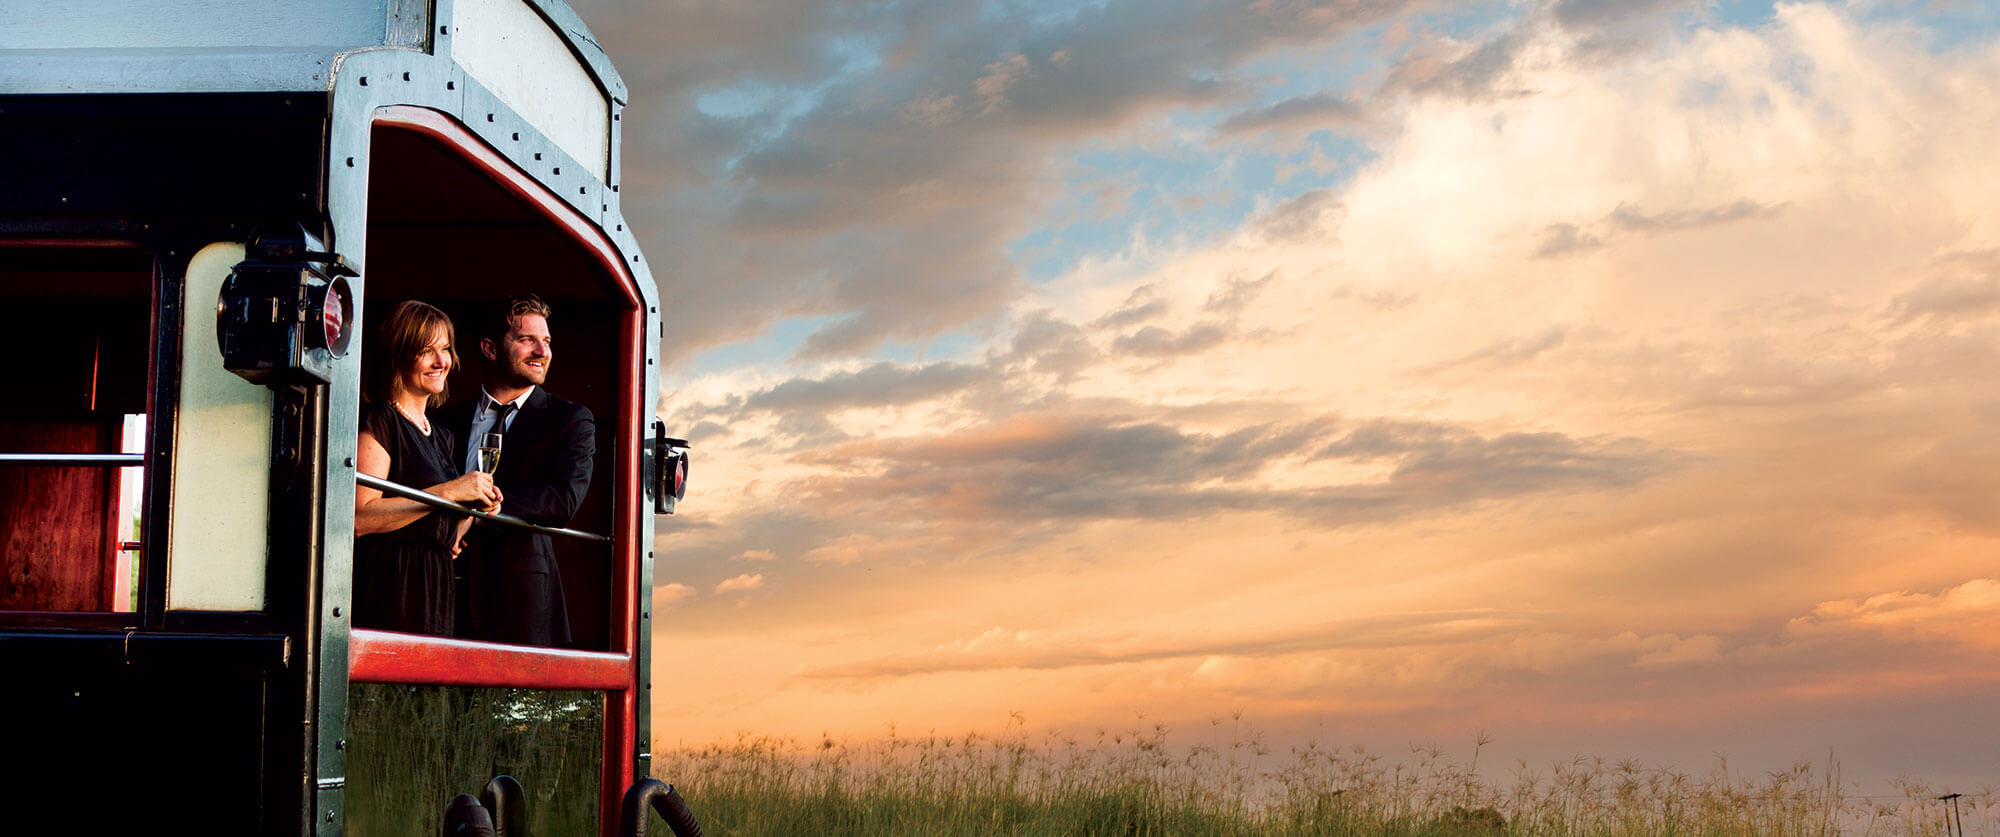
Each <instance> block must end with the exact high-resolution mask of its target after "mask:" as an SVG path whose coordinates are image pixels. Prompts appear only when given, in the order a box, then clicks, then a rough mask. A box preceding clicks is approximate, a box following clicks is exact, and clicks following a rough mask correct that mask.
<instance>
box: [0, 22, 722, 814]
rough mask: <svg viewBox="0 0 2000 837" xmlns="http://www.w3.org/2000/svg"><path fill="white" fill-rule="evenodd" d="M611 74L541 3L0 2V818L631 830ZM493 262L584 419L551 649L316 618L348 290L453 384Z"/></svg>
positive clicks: (470, 354) (353, 420)
mask: <svg viewBox="0 0 2000 837" xmlns="http://www.w3.org/2000/svg"><path fill="white" fill-rule="evenodd" d="M626 101H627V90H626V87H625V85H624V83H623V82H622V81H621V80H620V78H619V76H618V74H617V72H616V71H615V70H614V69H613V68H612V66H611V64H610V62H609V61H608V60H607V59H606V57H605V55H604V52H603V50H602V49H601V48H600V47H599V46H598V44H597V43H596V41H594V40H593V39H592V37H591V36H590V33H589V32H588V30H587V29H586V28H585V27H584V25H583V23H582V21H581V20H580V19H579V18H578V16H577V15H576V13H575V12H574V11H573V10H572V9H571V8H570V7H569V6H567V5H566V4H565V3H564V2H562V0H314V2H310V3H299V2H290V0H203V2H171V3H165V2H156V0H8V2H6V3H5V4H4V5H0V336H4V338H5V343H6V345H7V347H8V348H9V349H10V350H11V351H9V352H8V361H9V362H8V363H7V364H6V367H5V368H6V370H7V374H6V375H4V376H3V377H0V391H5V392H6V393H7V397H5V398H0V833H8V834H40V833H88V832H92V831H109V830H117V831H147V832H161V833H203V834H271V835H277V834H286V835H299V834H312V835H338V834H356V835H378V834H382V835H402V834H408V835H419V834H424V835H428V834H435V833H438V831H439V828H440V827H441V825H442V824H443V821H444V818H445V816H446V808H447V806H448V805H449V804H450V803H451V802H452V800H453V799H454V797H455V796H456V795H458V794H480V793H481V791H482V789H484V790H485V791H486V797H487V803H488V805H489V806H492V807H494V808H495V810H494V811H492V812H491V813H490V814H488V816H501V817H503V818H504V817H509V816H511V817H514V818H515V819H514V821H513V822H512V823H511V824H504V823H503V826H502V827H503V828H505V829H506V830H507V832H508V833H514V834H520V833H532V834H537V835H543V834H546V835H565V834H579V835H581V834H614V833H629V832H630V831H632V830H635V829H636V830H638V831H643V830H644V827H645V819H644V817H645V815H646V812H645V810H644V807H645V806H646V805H648V804H654V805H663V804H664V803H661V802H660V800H661V799H663V798H666V795H665V794H664V793H663V792H662V791H661V787H663V786H658V785H657V783H653V784H651V785H649V784H648V783H647V781H646V780H647V776H648V773H649V767H650V765H649V753H648V742H649V740H650V738H651V729H650V724H649V718H648V711H647V709H648V705H649V703H650V698H649V695H650V690H651V689H652V688H653V683H652V677H651V651H650V638H651V635H652V629H651V621H652V620H651V617H652V613H651V602H652V599H651V596H650V591H651V589H652V559H653V538H654V533H655V526H656V525H657V524H656V521H657V520H659V518H656V514H657V513H659V512H670V511H672V509H673V504H674V502H675V501H676V500H678V499H679V498H680V493H681V485H682V480H684V478H685V474H686V470H685V469H686V458H685V453H686V451H685V447H686V443H685V442H681V441H679V440H673V439H668V438H666V437H665V435H664V433H665V428H664V426H663V425H661V423H660V422H659V421H658V420H657V419H654V418H653V417H652V410H653V409H654V407H653V405H655V404H656V403H657V399H658V383H657V381H658V374H657V371H658V361H659V346H660V342H661V340H662V339H663V335H662V334H661V326H660V322H661V319H660V306H661V305H662V304H663V302H662V300H660V299H659V298H658V295H657V290H656V287H655V285H654V282H653V278H652V273H651V266H650V264H649V262H648V261H647V260H646V259H645V258H644V256H643V255H642V254H641V253H640V250H639V247H638V244H637V240H636V238H635V237H634V235H633V232H632V230H631V229H630V227H629V225H628V224H627V223H626V221H625V216H624V214H623V213H622V211H621V208H620V207H621V199H622V197H623V195H622V194H621V191H620V187H621V185H623V184H622V177H621V172H620V163H619V141H620V128H621V118H622V115H623V110H624V107H625V103H626ZM528 292H532V293H535V294H538V295H540V296H541V297H543V298H544V299H546V300H548V301H549V303H550V305H551V306H552V307H553V309H554V312H555V313H554V315H553V316H552V317H551V318H550V324H551V328H552V330H553V332H554V334H555V336H556V337H557V343H558V344H559V346H560V348H561V351H560V352H559V361H558V362H557V363H555V364H553V366H552V370H551V374H550V376H549V383H548V386H549V388H550V389H551V390H552V391H554V392H556V393H558V394H560V395H562V396H564V397H566V398H569V399H571V400H573V401H576V402H578V403H581V404H583V405H584V406H586V407H588V408H589V409H590V410H591V411H592V413H593V414H594V415H595V417H596V421H597V428H596V429H597V434H596V438H597V450H596V459H595V469H594V471H595V473H594V476H593V479H592V482H591V485H590V488H589V492H588V494H587V496H586V497H585V499H584V501H583V503H582V505H581V507H580V509H579V511H578V512H577V514H576V516H575V518H574V519H573V520H572V522H571V523H570V524H569V525H568V526H567V527H563V530H562V531H561V532H558V533H557V535H558V536H557V537H555V538H554V540H555V542H556V546H557V550H558V560H559V565H560V570H561V573H562V575H563V585H564V587H565V590H566V606H567V610H568V612H569V615H570V621H571V628H572V632H573V634H574V636H575V642H574V647H569V648H562V649H551V648H536V647H526V646H513V645H503V644H496V643H482V642H474V641H468V640H461V639H453V638H446V637H432V636H417V635H410V634H401V633H394V632H389V631H380V630H368V629H361V628H356V627H354V626H353V624H352V623H351V615H352V613H353V611H354V602H353V601H352V595H351V580H352V564H353V553H354V493H355V486H356V483H357V479H360V480H362V481H363V482H364V483H365V482H366V481H367V480H368V479H372V478H368V477H367V476H366V475H360V476H359V477H358V476H357V472H356V468H355V458H356V432H357V416H358V411H359V407H360V402H361V396H360V370H361V359H362V358H363V357H364V356H366V355H367V354H368V352H370V351H371V350H372V349H373V346H371V345H370V344H369V342H368V340H367V339H365V335H368V334H369V333H370V330H369V328H368V325H369V318H370V315H371V314H373V313H376V312H384V311H387V310H388V309H389V307H390V306H391V305H392V304H393V303H395V302H397V301H399V300H404V299H422V300H425V301H427V302H430V303H432V304H435V305H437V306H439V307H440V308H443V309H444V310H445V311H446V312H447V313H449V314H450V315H451V316H452V318H453V319H454V321H456V322H457V323H458V344H459V355H460V357H461V365H460V366H459V367H458V368H457V369H455V370H454V372H453V377H452V380H451V388H452V391H453V392H454V393H455V394H457V395H459V396H461V397H462V396H463V394H465V393H474V392H477V391H478V383H477V382H478V379H479V378H478V373H479V371H480V370H479V368H478V367H479V364H480V363H481V362H482V359H481V357H480V356H479V353H478V351H477V350H476V348H472V347H474V346H476V343H477V341H476V335H474V334H472V333H471V332H472V331H473V329H472V328H471V327H470V324H471V323H474V322H477V321H478V320H479V318H480V317H481V316H482V314H483V313H484V312H485V311H486V310H487V309H488V308H489V307H490V306H491V305H492V304H493V303H495V302H497V301H499V300H503V299H505V298H507V297H509V296H512V295H516V294H520V293H528ZM501 467H502V468H504V467H505V464H504V462H503V464H502V466H501ZM408 489H409V487H399V486H394V485H393V484H390V485H388V486H387V490H389V491H391V492H392V493H401V494H404V495H406V496H411V495H410V492H409V491H408ZM439 502H444V501H439ZM501 518H506V515H505V514H504V507H503V514H502V515H501ZM520 523H523V522H522V521H518V520H514V519H499V520H494V521H492V522H491V525H516V524H520ZM482 525H487V524H482ZM500 776H505V777H511V778H510V779H509V780H508V781H501V780H500V779H498V778H496V777H500ZM496 798H497V801H496ZM634 800H637V801H636V802H635V801H634ZM635 804H636V805H638V806H639V820H638V821H637V822H636V823H630V822H620V820H621V818H625V819H629V816H627V815H628V814H629V811H630V808H631V806H633V805H635ZM621 805H622V806H625V810H623V811H621ZM661 810H662V811H663V812H664V811H665V810H666V809H665V808H664V807H662V808H661ZM671 824H673V823H671V822H670V825H671ZM678 827H679V826H678V825H676V828H678Z"/></svg>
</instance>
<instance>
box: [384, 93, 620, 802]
mask: <svg viewBox="0 0 2000 837" xmlns="http://www.w3.org/2000/svg"><path fill="white" fill-rule="evenodd" d="M373 124H374V126H375V127H378V128H380V127H388V128H393V129H396V130H405V131H412V132H415V133H419V134H422V135H424V136H427V137H429V138H431V139H433V140H436V141H437V142H439V143H441V144H443V145H444V146H445V147H447V148H449V149H451V150H452V151H454V152H456V153H457V154H458V155H459V156H460V157H461V159H463V160H464V161H465V162H467V163H470V164H472V165H473V166H475V167H477V168H478V169H479V170H480V171H483V172H485V173H486V175H487V176H488V177H491V178H492V180H493V182H494V183H495V184H497V185H499V186H500V187H501V188H503V189H505V190H506V191H507V192H509V193H511V194H513V195H514V196H515V197H518V198H520V199H521V200H522V201H523V202H524V203H526V204H528V205H529V206H531V207H533V208H534V209H535V210H536V211H538V212H540V213H541V214H542V215H543V216H544V217H546V218H547V219H548V220H549V221H551V222H553V223H554V224H555V225H556V226H557V227H558V228H560V229H563V230H565V231H567V232H568V233H569V235H570V237H571V238H572V239H573V240H575V241H576V242H577V243H578V244H581V245H583V247H584V248H585V249H586V250H587V251H589V253H590V254H591V256H592V257H594V258H595V259H596V260H597V261H598V264H599V266H601V267H603V268H604V269H605V271H606V273H608V274H610V275H611V276H612V277H614V279H615V280H616V281H615V284H616V286H617V288H618V290H619V291H620V292H621V293H622V294H623V299H624V301H625V303H626V304H627V305H628V306H629V307H628V308H627V310H626V314H625V315H624V316H623V317H622V318H621V321H620V327H619V364H620V368H621V369H622V370H624V377H626V378H627V379H629V381H630V382H631V386H630V387H628V388H626V389H625V391H623V392H621V393H620V394H619V396H620V399H621V400H620V401H619V403H618V405H617V410H616V413H617V416H618V428H617V430H616V433H617V443H618V447H617V450H618V452H619V457H618V463H617V465H616V466H615V467H614V468H613V469H612V474H613V475H614V478H615V479H616V480H617V482H616V484H615V485H614V486H613V491H614V492H615V493H614V494H613V495H612V497H611V505H612V510H613V511H612V546H613V552H612V557H613V560H614V561H615V562H616V563H615V564H614V566H616V567H618V568H619V569H620V570H621V571H619V572H614V573H612V575H611V587H612V590H611V608H610V616H611V624H612V626H613V629H614V630H613V632H612V635H611V651H610V652H588V651H568V650H560V649H549V648H530V647H525V646H514V645H498V644H492V643H481V642H470V641H466V640H459V639H452V638H448V637H430V636H417V635H412V634H398V633H391V632H387V631H372V630H366V629H355V630H354V631H353V632H352V634H351V636H350V639H349V642H348V679H349V680H350V681H358V682H364V683H419V684H421V683H429V684H446V685H465V686H514V687H521V688H551V689H601V690H604V691H605V692H606V693H607V696H608V697H609V698H610V700H609V701H608V704H609V705H608V706H607V707H606V711H605V724H604V764H603V788H602V791H603V793H602V798H601V801H600V804H601V806H602V807H601V808H600V818H599V822H600V823H601V824H602V828H603V832H604V833H605V834H610V833H611V832H612V830H613V829H614V828H615V827H616V822H617V816H618V806H619V802H620V801H621V799H622V798H623V796H624V791H625V788H627V787H630V786H631V784H632V783H633V781H635V780H636V779H637V778H640V777H635V776H633V775H632V773H633V765H634V763H635V761H636V760H637V759H636V754H637V753H638V749H637V744H638V742H637V741H635V740H634V739H635V738H636V735H637V730H638V713H639V711H640V707H639V705H638V694H639V689H638V684H639V682H640V678H644V677H647V676H648V672H643V671H639V670H638V660H639V654H638V653H637V650H638V648H639V643H640V642H644V641H645V640H646V637H645V636H644V635H643V634H641V633H640V630H641V629H640V625H639V619H638V615H639V612H640V610H639V608H638V607H637V606H636V604H637V603H636V596H637V595H638V594H640V593H642V592H644V591H640V590H638V587H639V570H640V564H639V561H640V556H641V555H643V554H644V545H642V544H641V543H640V540H641V538H640V526H639V523H640V521H641V519H642V518H641V517H640V514H642V513H644V511H645V509H644V508H643V507H644V505H645V502H644V497H643V494H642V493H641V489H640V484H639V453H640V449H641V446H640V442H641V433H642V428H643V426H644V422H643V420H642V418H641V411H642V405H641V404H640V403H639V402H640V400H641V397H640V395H641V393H642V392H643V391H644V390H643V387H642V386H641V383H642V379H641V378H640V377H639V376H640V375H643V374H645V368H644V367H645V358H646V354H645V349H644V339H645V334H646V319H645V306H644V305H643V304H642V302H641V298H640V295H639V290H638V280H637V279H636V278H634V277H633V275H632V272H631V270H630V269H629V268H628V266H627V265H626V264H625V262H624V259H623V258H622V257H621V256H620V255H619V252H618V248H617V247H616V246H614V245H613V244H612V243H611V241H610V239H609V238H607V237H605V235H604V232H603V230H602V229H600V228H599V227H598V226H597V225H596V224H595V223H593V222H591V221H590V220H589V219H588V218H585V217H584V216H583V215H582V214H581V213H579V212H577V211H576V210H575V209H574V208H573V207H571V206H570V205H569V204H567V203H565V202H564V201H563V200H562V199H561V198H560V197H558V196H557V195H556V194H555V193H554V192H552V191H550V190H549V189H548V188H547V187H545V186H543V185H542V184H541V183H539V182H537V181H536V180H535V179H534V178H533V177H530V176H529V175H528V174H527V173H525V172H523V171H521V170H520V168H518V167H516V166H515V165H514V164H513V163H512V162H511V161H509V160H508V159H507V158H506V157H504V156H502V155H501V154H500V153H499V152H497V151H495V150H493V149H492V148H491V147H489V146H488V145H486V143H485V142H483V141H481V140H480V139H479V138H478V136H477V135H475V134H473V133H472V132H471V131H470V130H468V129H466V128H465V126H463V125H461V124H459V123H458V122H457V121H456V120H454V119H452V118H451V117H450V116H447V115H446V114H444V113H442V112H439V111H436V110H431V109H429V108H422V107H416V106H413V105H392V106H387V107H382V108H378V109H376V111H375V114H374V120H373ZM613 298H614V299H616V298H617V297H613Z"/></svg>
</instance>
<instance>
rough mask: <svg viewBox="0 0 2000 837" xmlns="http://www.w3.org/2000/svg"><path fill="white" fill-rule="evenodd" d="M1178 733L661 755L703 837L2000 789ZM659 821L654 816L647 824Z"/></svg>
mask: <svg viewBox="0 0 2000 837" xmlns="http://www.w3.org/2000/svg"><path fill="white" fill-rule="evenodd" d="M1197 733H1198V734H1196V735H1194V736H1192V737H1194V738H1205V739H1208V740H1210V741H1218V742H1224V743H1212V744H1204V743H1199V742H1190V743H1181V742H1179V741H1178V740H1176V738H1175V737H1174V736H1172V735H1170V730H1169V729H1168V728H1167V727H1166V726H1165V725H1159V724H1154V725H1150V726H1144V727H1141V728H1138V729H1130V730H1125V731H1120V732H1100V733H1097V734H1096V735H1094V736H1091V737H1087V738H1082V739H1079V738H1071V737H1065V736H1059V735H1043V736H1039V737H1036V736H1030V735H1027V734H1025V733H1022V732H1020V731H1019V727H1018V725H1010V727H1009V732H1008V733H1006V734H1002V735H998V736H985V735H978V734H968V735H964V736H958V737H941V736H937V735H925V736H921V737H914V738H912V737H902V736H898V735H896V734H895V732H894V730H893V728H892V729H891V734H890V735H889V736H888V737H886V738H883V739H880V740H875V741H870V742H866V743H862V744H849V743H847V742H844V741H834V740H832V739H822V740H819V741H810V742H808V741H799V740H795V739H779V738H768V737H757V736H751V735H744V736H741V737H739V738H738V739H737V740H736V741H734V742H729V743H724V744H717V745H712V746H709V747H704V748H700V749H684V750H679V751H668V752H665V753H660V754H658V756H657V757H656V761H655V769H654V773H655V774H656V775H658V776H659V777H660V778H661V779H662V780H664V781H668V782H671V783H674V784H675V785H676V786H678V787H679V788H680V790H681V793H682V794H683V795H684V796H685V797H686V798H687V800H688V802H689V804H690V805H691V806H692V807H693V808H694V811H695V814H696V816H697V817H698V818H699V819H700V820H701V823H702V826H703V828H704V829H705V830H706V831H707V833H708V834H710V835H714V837H751V836H752V835H772V837H778V836H779V835H782V836H783V837H793V835H829V836H830V837H832V836H841V837H844V836H846V835H852V836H853V837H863V836H864V835H865V837H887V836H888V835H966V836H967V837H970V836H971V835H1018V836H1019V837H1042V835H1048V837H1057V835H1061V836H1063V837H1084V836H1085V835H1118V836H1119V837H1125V835H1134V836H1135V837H1137V836H1139V835H1162V836H1164V835H1177V836H1181V835H1184V836H1185V837H1204V836H1206V835H1217V836H1218V837H1220V835H1317V834H1342V835H1348V834H1351V835H1411V836H1412V837H1414V835H1439V836H1440V837H1444V836H1445V835H1452V836H1454V837H1455V836H1456V835H1836V834H1842V835H1845V834H1853V835H1952V834H1957V833H1960V829H1962V833H1963V834H1966V835H1982V837H1994V835H2000V798H1996V796H1995V794H1994V793H1993V792H1992V791H1991V790H1986V789H1981V790H1980V792H1978V793H1968V794H1967V795H1966V796H1965V797H1963V798H1961V799H1959V800H1958V805H1959V808H1958V810H1959V812H1960V814H1959V816H1960V817H1961V818H1962V822H1961V821H1959V820H1954V819H1951V815H1950V813H1949V812H1950V810H1951V809H1950V807H1949V805H1950V803H1947V802H1940V801H1938V800H1937V799H1936V797H1938V796H1940V795H1942V793H1943V791H1941V790H1938V789H1935V788H1929V787H1925V786H1923V785H1922V784H1919V783H1915V782H1900V783H1898V785H1897V790H1898V792H1899V794H1900V795H1898V796H1894V797H1889V798H1884V797H1862V796H1858V795H1855V794H1853V793H1851V792H1850V789H1848V788H1845V787H1843V784H1842V781H1841V779H1840V768H1839V765H1838V764H1835V763H1831V762H1821V763H1813V762H1802V763H1800V764H1797V765H1794V766H1793V767H1792V768H1790V769H1789V770H1784V771H1777V772H1771V773H1767V774H1763V775H1759V776H1754V777H1745V776H1739V775H1736V774H1735V773H1733V772H1732V771H1731V770H1730V768H1729V766H1728V765H1727V764H1722V763H1718V764H1716V765H1715V766H1714V767H1713V768H1712V769H1710V770H1709V771H1707V772H1705V773H1702V774H1699V775H1691V774H1688V773H1683V772H1678V771H1674V770H1669V769H1661V768H1649V767H1646V766H1643V765H1639V764H1635V763H1631V762H1619V763H1608V762H1605V761H1603V760H1601V759H1595V758H1578V759H1575V760H1572V761H1568V762H1564V763H1560V764H1554V765H1547V766H1530V765H1522V764H1515V765H1509V766H1504V767H1498V768H1496V767H1495V766H1493V765H1486V764H1481V763H1480V762H1479V756H1480V751H1481V749H1482V748H1483V747H1484V745H1485V743H1486V742H1485V741H1483V740H1478V741H1473V742H1470V743H1469V744H1468V745H1467V746H1466V747H1465V751H1464V752H1463V753H1462V758H1461V757H1454V756H1452V755H1450V754H1448V753H1446V752H1444V751H1442V750H1439V749H1435V748H1418V747H1413V748H1411V749H1410V750H1408V751H1406V752H1401V753H1397V754H1394V755H1393V756H1391V755H1382V754H1375V753H1370V752H1365V751H1362V750H1359V749H1353V748H1325V747H1321V746H1318V745H1314V746H1307V747H1300V748H1293V749H1291V750H1289V751H1288V752H1273V751H1271V749H1270V748H1268V747H1266V746H1265V744H1264V743H1263V741H1262V738H1261V736H1259V735H1258V734H1257V733H1256V732H1255V731H1254V730H1252V729H1250V728H1248V727H1247V726H1246V725H1244V724H1242V723H1241V721H1240V720H1229V719H1225V720H1218V721H1216V722H1215V728H1214V729H1210V730H1199V731H1197ZM656 827H657V826H656Z"/></svg>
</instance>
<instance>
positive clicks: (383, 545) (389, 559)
mask: <svg viewBox="0 0 2000 837" xmlns="http://www.w3.org/2000/svg"><path fill="white" fill-rule="evenodd" d="M361 429H363V430H366V431H368V432H369V433H371V434H374V436H375V440H376V441H378V442H381V443H382V447H383V448H386V449H387V450H388V451H389V475H388V478H389V480H390V481H391V482H399V483H402V484H404V485H407V486H410V487H411V488H429V487H431V486H433V485H437V484H438V483H441V482H446V481H449V480H451V479H452V478H454V477H456V476H458V471H457V469H455V468H453V467H452V463H451V460H452V456H451V449H452V439H451V431H449V430H446V429H445V428H444V426H443V425H440V424H437V423H436V422H432V423H431V435H429V436H425V435H424V434H423V431H422V430H419V429H417V426H416V425H414V424H411V423H410V420H409V419H406V418H404V417H403V414H402V413H401V412H398V411H397V410H396V408H395V407H394V406H391V405H390V404H388V403H387V402H380V401H378V402H375V403H371V404H363V405H361ZM457 537H458V521H457V519H456V518H454V517H452V516H450V515H447V514H445V513H443V512H437V511H433V512H431V513H430V514H427V515H424V516H423V517H420V518H418V519H416V520H414V521H411V522H410V523H409V524H407V525H405V526H403V527H402V528H400V529H395V530H392V531H388V532H383V533H380V534H375V535H365V536H362V537H359V538H356V539H355V540H354V625H355V627H357V628H382V629H385V630H391V631H404V632H406V633H414V634H440V635H445V636H449V635H451V629H452V616H453V613H454V610H455V608H454V607H453V600H452V599H453V596H452V579H451V547H452V541H453V540H455V539H456V538H457Z"/></svg>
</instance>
